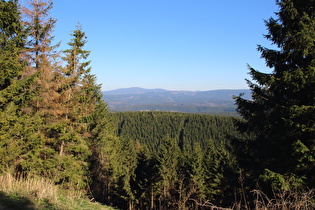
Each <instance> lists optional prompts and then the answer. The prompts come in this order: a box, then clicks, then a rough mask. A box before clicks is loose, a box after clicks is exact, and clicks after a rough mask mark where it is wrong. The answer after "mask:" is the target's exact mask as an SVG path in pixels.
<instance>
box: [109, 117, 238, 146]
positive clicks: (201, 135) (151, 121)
mask: <svg viewBox="0 0 315 210" xmlns="http://www.w3.org/2000/svg"><path fill="white" fill-rule="evenodd" d="M111 115H113V116H114V117H115V119H116V121H115V124H116V125H117V135H118V136H119V137H120V138H130V139H133V140H139V142H140V143H141V144H145V145H147V147H148V148H149V150H150V151H151V152H158V151H159V148H160V144H161V140H162V139H163V138H164V137H165V136H167V135H168V136H169V137H170V138H175V139H176V140H177V141H178V145H179V146H180V148H181V149H183V148H184V146H185V145H188V147H189V148H192V146H193V145H194V143H195V142H200V144H201V146H202V148H203V149H204V148H205V144H206V142H207V141H208V140H209V139H213V140H214V141H215V142H216V143H219V142H226V141H227V139H228V138H227V136H228V135H231V136H233V135H234V136H235V135H237V131H236V127H235V126H234V124H233V120H234V118H232V117H225V116H212V115H198V114H185V113H175V112H122V113H111Z"/></svg>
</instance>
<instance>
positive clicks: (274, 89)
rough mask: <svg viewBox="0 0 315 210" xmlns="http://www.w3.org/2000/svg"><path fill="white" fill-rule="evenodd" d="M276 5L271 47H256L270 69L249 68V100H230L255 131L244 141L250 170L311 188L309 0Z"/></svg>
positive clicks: (314, 22) (312, 19) (313, 112)
mask: <svg viewBox="0 0 315 210" xmlns="http://www.w3.org/2000/svg"><path fill="white" fill-rule="evenodd" d="M277 4H278V5H279V8H280V10H279V12H278V13H276V15H277V19H274V18H270V19H269V20H267V21H266V26H267V29H268V34H267V35H265V37H266V38H267V39H268V40H270V41H271V42H272V43H273V44H274V45H275V46H276V47H277V48H276V49H268V48H265V47H262V46H258V50H259V51H260V52H261V56H262V58H264V59H265V60H266V65H267V66H268V67H270V68H271V69H272V72H271V73H262V72H259V71H257V70H255V69H254V68H252V67H249V69H250V75H251V77H252V80H253V81H248V84H249V87H250V88H251V90H252V97H253V100H245V99H243V98H242V97H241V96H240V97H237V98H236V103H237V105H238V112H239V113H240V114H241V115H242V116H243V117H244V118H245V119H246V123H244V124H242V125H241V126H240V128H241V129H242V130H243V131H248V132H252V133H254V134H255V138H254V139H253V140H249V141H247V142H246V145H247V146H246V147H247V149H245V150H246V151H247V152H248V154H249V156H247V157H246V159H247V160H252V161H253V162H252V164H251V165H250V166H255V167H253V168H251V169H255V173H258V174H263V179H264V180H269V181H270V182H271V183H273V185H277V187H280V188H283V189H287V186H291V187H293V188H296V187H298V186H300V187H301V183H304V186H307V187H314V186H315V182H314V180H315V179H314V178H315V177H314V174H315V154H314V148H315V141H314V139H315V130H314V129H315V123H314V118H315V97H314V96H315V8H314V7H315V1H314V0H307V1H298V0H279V1H277ZM247 166H248V165H247ZM244 167H246V166H245V165H244ZM264 171H265V172H264ZM268 177H269V178H270V179H269V178H268ZM273 177H282V178H281V180H283V181H281V182H280V181H279V180H280V179H274V178H273ZM277 180H278V181H277ZM276 182H278V183H276Z"/></svg>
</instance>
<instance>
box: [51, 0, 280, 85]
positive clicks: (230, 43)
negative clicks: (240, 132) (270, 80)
mask: <svg viewBox="0 0 315 210" xmlns="http://www.w3.org/2000/svg"><path fill="white" fill-rule="evenodd" d="M53 2H54V8H53V10H52V11H51V15H52V16H53V17H54V18H56V19H57V20H58V21H57V24H56V28H55V37H56V38H55V40H56V41H62V45H61V47H62V48H63V49H64V48H65V47H66V43H67V42H68V41H69V39H70V38H71V37H70V36H69V34H70V33H71V31H73V30H74V29H75V26H76V25H77V23H78V22H80V23H81V25H82V27H83V30H84V31H85V32H86V35H87V37H88V44H87V45H86V49H87V50H91V55H90V60H91V61H92V64H91V65H92V73H93V74H95V75H96V76H97V78H98V83H101V84H102V89H103V90H112V89H117V88H127V87H143V88H164V89H168V90H215V89H242V88H247V84H246V82H245V78H249V75H248V69H247V63H248V64H250V65H251V66H253V67H254V68H257V69H258V70H260V71H264V72H268V71H270V70H268V69H267V68H266V67H265V62H264V60H263V59H261V58H260V54H259V52H257V50H256V47H257V44H262V45H263V46H270V42H269V41H268V40H266V39H265V38H263V34H266V33H267V31H266V27H265V25H264V20H266V19H268V18H270V17H271V16H274V12H276V11H277V10H278V7H277V6H276V5H275V1H274V0H239V1H236V0H225V1H215V0H90V1H87V0H54V1H53Z"/></svg>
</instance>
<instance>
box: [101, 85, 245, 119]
mask: <svg viewBox="0 0 315 210" xmlns="http://www.w3.org/2000/svg"><path fill="white" fill-rule="evenodd" d="M240 93H244V94H245V95H244V97H245V98H250V90H248V89H240V90H209V91H171V90H164V89H144V88H138V87H134V88H123V89H117V90H111V91H103V97H104V100H105V102H107V104H108V106H109V109H110V111H177V112H188V113H216V114H228V115H229V114H231V113H232V114H233V112H235V108H236V107H235V105H234V103H235V100H234V99H233V96H238V95H239V94H240Z"/></svg>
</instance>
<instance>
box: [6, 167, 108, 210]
mask: <svg viewBox="0 0 315 210" xmlns="http://www.w3.org/2000/svg"><path fill="white" fill-rule="evenodd" d="M0 209H105V210H106V209H113V208H110V207H107V206H103V205H101V204H99V203H93V202H90V201H89V199H88V198H87V197H85V196H84V195H83V194H82V193H80V192H77V191H71V190H62V189H60V188H59V187H58V186H56V185H55V184H54V183H53V182H52V181H50V180H47V179H44V178H40V177H32V178H27V179H25V178H20V179H16V178H14V177H13V176H12V175H11V174H10V173H8V172H5V173H2V174H0Z"/></svg>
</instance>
